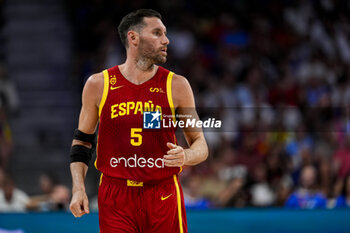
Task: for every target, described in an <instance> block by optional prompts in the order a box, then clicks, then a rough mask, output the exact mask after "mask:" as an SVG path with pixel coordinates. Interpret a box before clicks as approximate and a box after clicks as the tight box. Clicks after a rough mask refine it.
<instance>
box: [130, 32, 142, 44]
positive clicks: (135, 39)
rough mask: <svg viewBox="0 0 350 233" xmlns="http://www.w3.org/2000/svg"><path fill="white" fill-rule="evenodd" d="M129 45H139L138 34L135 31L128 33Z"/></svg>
mask: <svg viewBox="0 0 350 233" xmlns="http://www.w3.org/2000/svg"><path fill="white" fill-rule="evenodd" d="M128 42H129V45H133V46H137V45H138V43H139V34H138V33H137V32H136V31H128Z"/></svg>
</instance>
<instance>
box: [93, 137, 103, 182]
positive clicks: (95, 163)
mask: <svg viewBox="0 0 350 233" xmlns="http://www.w3.org/2000/svg"><path fill="white" fill-rule="evenodd" d="M97 158H98V135H97V143H96V159H95V162H94V165H95V168H96V169H97V170H98V168H97ZM101 178H102V177H101Z"/></svg>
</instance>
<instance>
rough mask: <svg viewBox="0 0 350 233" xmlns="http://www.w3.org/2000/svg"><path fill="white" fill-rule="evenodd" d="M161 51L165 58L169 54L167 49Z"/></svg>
mask: <svg viewBox="0 0 350 233" xmlns="http://www.w3.org/2000/svg"><path fill="white" fill-rule="evenodd" d="M160 51H161V53H162V54H164V55H165V56H166V55H167V54H168V53H167V48H162V49H161V50H160Z"/></svg>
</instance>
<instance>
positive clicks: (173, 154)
mask: <svg viewBox="0 0 350 233" xmlns="http://www.w3.org/2000/svg"><path fill="white" fill-rule="evenodd" d="M166 145H167V147H168V148H169V149H170V150H168V152H167V154H166V155H164V156H163V159H164V164H165V166H168V167H181V166H183V165H185V163H186V159H187V158H186V153H185V150H184V148H182V147H181V146H177V145H175V144H173V143H170V142H168V143H167V144H166Z"/></svg>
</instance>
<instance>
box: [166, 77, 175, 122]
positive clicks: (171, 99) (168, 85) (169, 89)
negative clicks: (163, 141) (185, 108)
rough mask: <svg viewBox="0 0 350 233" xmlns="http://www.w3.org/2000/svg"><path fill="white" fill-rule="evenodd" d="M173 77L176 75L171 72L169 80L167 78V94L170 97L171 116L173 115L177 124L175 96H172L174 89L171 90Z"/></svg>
mask: <svg viewBox="0 0 350 233" xmlns="http://www.w3.org/2000/svg"><path fill="white" fill-rule="evenodd" d="M173 75H174V73H173V72H169V74H168V78H167V81H166V90H167V91H166V93H167V95H168V102H169V106H170V109H171V114H172V115H173V121H174V122H175V121H176V117H175V106H174V102H173V94H172V89H171V83H172V80H173Z"/></svg>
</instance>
